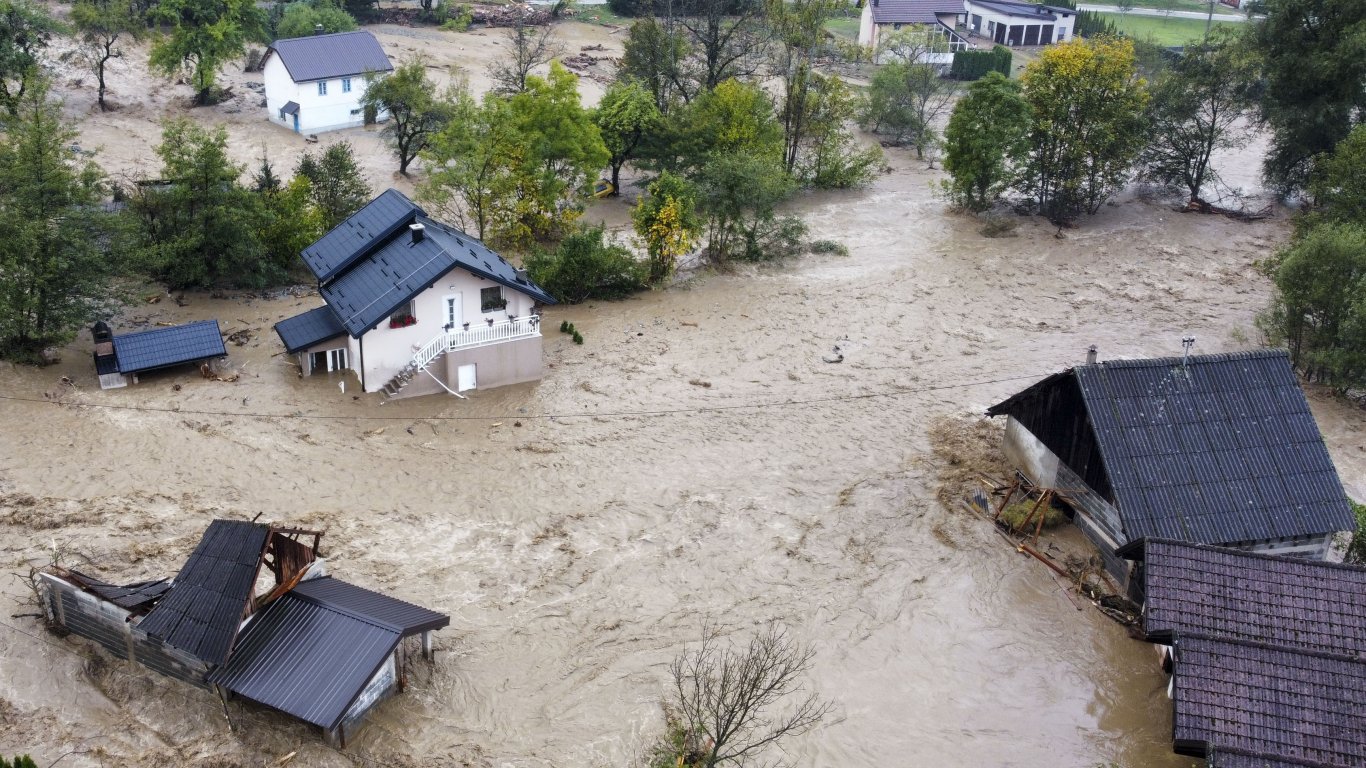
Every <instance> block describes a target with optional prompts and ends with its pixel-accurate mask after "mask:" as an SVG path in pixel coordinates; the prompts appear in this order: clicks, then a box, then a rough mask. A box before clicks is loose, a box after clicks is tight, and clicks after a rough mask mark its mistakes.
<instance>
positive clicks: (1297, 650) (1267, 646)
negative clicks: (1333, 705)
mask: <svg viewBox="0 0 1366 768" xmlns="http://www.w3.org/2000/svg"><path fill="white" fill-rule="evenodd" d="M1182 640H1208V641H1209V642H1212V643H1228V644H1229V645H1241V646H1243V647H1245V648H1256V649H1258V650H1263V651H1281V652H1283V653H1294V654H1298V655H1300V656H1313V657H1315V658H1320V659H1327V660H1329V661H1343V662H1347V663H1349V664H1361V665H1363V666H1364V667H1366V658H1362V657H1361V656H1352V655H1348V654H1344V653H1333V652H1332V651H1320V650H1315V649H1312V648H1306V647H1303V646H1295V645H1281V644H1280V643H1263V642H1258V641H1256V640H1243V639H1239V638H1232V637H1220V636H1219V635H1211V634H1207V633H1205V632H1177V633H1174V634H1173V635H1172V646H1173V647H1179V646H1180V643H1181V641H1182Z"/></svg>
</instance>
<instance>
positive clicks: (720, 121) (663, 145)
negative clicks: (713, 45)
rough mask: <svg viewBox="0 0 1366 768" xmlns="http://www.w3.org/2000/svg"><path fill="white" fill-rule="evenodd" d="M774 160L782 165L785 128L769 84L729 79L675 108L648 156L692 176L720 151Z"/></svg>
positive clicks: (652, 141) (646, 150) (651, 143)
mask: <svg viewBox="0 0 1366 768" xmlns="http://www.w3.org/2000/svg"><path fill="white" fill-rule="evenodd" d="M732 153H744V154H751V155H759V156H762V157H764V158H771V159H773V160H774V161H776V162H777V163H778V167H779V168H780V169H781V168H782V156H783V155H782V153H783V129H782V126H781V125H779V123H778V119H777V116H776V115H775V114H774V111H773V100H772V98H771V97H770V96H769V95H768V93H767V92H766V91H764V89H763V88H761V87H759V86H757V85H752V84H749V83H742V82H740V81H739V80H726V81H724V82H722V83H721V84H720V85H718V86H716V87H715V88H713V89H712V90H710V91H706V92H704V93H702V94H701V95H700V96H698V97H697V98H696V99H694V100H693V101H691V102H689V103H688V104H687V105H686V106H685V107H683V108H680V109H675V110H674V111H673V112H671V113H670V114H669V118H668V120H666V121H665V124H664V126H663V127H662V129H661V130H660V131H657V132H656V133H655V134H654V135H653V136H651V137H650V138H649V140H648V141H647V146H646V147H645V148H644V150H643V151H642V154H644V155H648V157H649V160H650V161H651V163H652V164H653V165H655V166H656V167H658V168H660V169H662V170H669V171H673V172H675V173H682V174H683V175H686V176H689V177H691V176H694V175H696V173H697V171H698V169H699V168H701V167H702V166H703V165H705V164H706V163H707V161H708V160H709V159H710V158H711V157H712V155H715V154H732Z"/></svg>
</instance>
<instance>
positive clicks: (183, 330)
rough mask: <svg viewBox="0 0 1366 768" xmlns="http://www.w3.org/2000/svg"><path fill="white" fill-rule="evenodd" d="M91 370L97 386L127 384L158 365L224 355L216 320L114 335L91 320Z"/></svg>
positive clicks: (110, 387)
mask: <svg viewBox="0 0 1366 768" xmlns="http://www.w3.org/2000/svg"><path fill="white" fill-rule="evenodd" d="M90 333H91V335H92V336H93V337H94V340H95V373H96V374H98V375H99V377H100V389H116V388H118V387H126V386H128V382H129V380H130V379H131V380H132V382H133V383H134V384H136V383H137V382H138V375H139V374H142V373H146V372H148V371H155V370H158V369H161V368H171V367H174V366H178V365H189V364H192V363H205V362H208V361H211V360H216V359H218V358H221V357H227V355H228V349H227V347H225V346H224V345H223V334H222V332H221V331H220V330H219V328H218V321H217V320H200V321H199V322H195V323H186V324H184V325H173V326H169V327H166V328H153V329H150V330H146V331H136V332H134V333H124V334H120V335H117V336H115V335H114V333H113V331H112V330H110V328H109V324H108V323H105V322H103V321H101V322H98V323H95V325H94V327H93V328H92V329H91V331H90Z"/></svg>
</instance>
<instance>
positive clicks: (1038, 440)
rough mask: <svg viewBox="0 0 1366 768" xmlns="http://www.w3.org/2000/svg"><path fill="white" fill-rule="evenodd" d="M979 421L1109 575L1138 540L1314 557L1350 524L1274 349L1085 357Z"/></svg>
mask: <svg viewBox="0 0 1366 768" xmlns="http://www.w3.org/2000/svg"><path fill="white" fill-rule="evenodd" d="M987 415H989V416H1007V417H1009V419H1008V422H1007V425H1006V437H1005V453H1006V456H1007V458H1008V459H1009V460H1010V461H1011V462H1012V463H1013V464H1014V465H1015V467H1016V468H1017V469H1018V470H1019V471H1020V473H1021V474H1023V475H1024V476H1025V477H1026V478H1027V479H1028V480H1029V481H1030V482H1031V483H1033V484H1034V485H1035V486H1038V487H1040V488H1048V489H1053V490H1054V491H1055V494H1056V495H1057V496H1058V497H1060V498H1062V499H1064V500H1065V501H1066V502H1067V503H1068V505H1069V506H1070V507H1071V508H1072V510H1073V511H1074V512H1075V517H1074V520H1075V522H1076V524H1077V525H1078V527H1080V528H1081V529H1082V530H1083V531H1084V532H1085V533H1086V535H1087V536H1088V537H1089V538H1090V539H1091V541H1092V542H1094V543H1095V545H1096V547H1097V548H1098V549H1099V550H1100V552H1101V554H1102V556H1103V557H1104V559H1105V563H1106V570H1108V571H1109V572H1110V573H1111V574H1112V575H1113V576H1115V578H1117V579H1118V580H1119V581H1120V582H1121V583H1123V582H1124V580H1125V578H1126V577H1127V574H1128V570H1129V566H1128V564H1127V563H1126V562H1124V561H1123V560H1122V559H1120V558H1118V557H1116V556H1115V555H1114V551H1115V550H1116V549H1117V548H1119V547H1120V546H1123V545H1125V544H1128V543H1129V542H1132V541H1135V540H1137V539H1141V538H1145V537H1162V538H1170V539H1176V540H1181V541H1191V542H1196V543H1202V544H1218V545H1223V546H1229V547H1234V548H1237V549H1247V550H1252V551H1258V552H1268V553H1273V554H1284V555H1293V556H1296V557H1304V558H1312V559H1320V560H1321V559H1323V558H1324V557H1326V555H1327V553H1328V548H1329V546H1330V545H1331V543H1332V539H1333V536H1334V535H1335V534H1336V533H1338V532H1340V531H1351V530H1354V529H1355V528H1356V520H1355V518H1354V516H1353V514H1352V510H1351V506H1350V504H1349V502H1348V499H1347V494H1346V493H1345V492H1344V491H1343V488H1342V483H1341V481H1340V479H1339V478H1338V474H1337V470H1336V469H1335V468H1334V466H1333V460H1332V459H1331V458H1330V457H1329V455H1328V449H1327V448H1326V447H1325V446H1324V444H1323V437H1322V435H1320V434H1319V430H1318V425H1317V424H1316V423H1315V421H1314V415H1313V414H1312V413H1311V412H1310V410H1309V403H1308V401H1307V400H1306V399H1305V396H1304V392H1303V390H1301V389H1300V385H1299V382H1298V380H1296V378H1295V373H1294V370H1293V369H1292V367H1291V365H1290V358H1289V356H1288V354H1287V353H1286V352H1285V351H1284V350H1258V351H1253V352H1239V353H1236V354H1223V355H1199V356H1191V357H1187V358H1181V357H1175V358H1159V359H1144V360H1109V361H1105V362H1100V363H1088V364H1087V365H1079V366H1077V367H1075V368H1069V369H1068V370H1066V371H1063V372H1062V373H1058V374H1054V375H1052V376H1049V377H1048V378H1046V379H1044V380H1042V381H1040V382H1039V383H1037V384H1034V385H1033V386H1031V387H1029V388H1027V389H1025V390H1024V391H1022V392H1020V393H1018V394H1016V395H1014V396H1013V397H1011V398H1009V399H1007V400H1005V401H1003V402H1001V403H998V404H997V405H994V406H992V407H991V408H989V409H988V410H987Z"/></svg>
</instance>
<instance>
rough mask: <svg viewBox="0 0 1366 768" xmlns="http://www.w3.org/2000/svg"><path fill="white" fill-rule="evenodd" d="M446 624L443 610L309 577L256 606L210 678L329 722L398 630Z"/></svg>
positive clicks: (251, 696) (356, 691) (348, 701)
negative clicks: (229, 654) (260, 608)
mask: <svg viewBox="0 0 1366 768" xmlns="http://www.w3.org/2000/svg"><path fill="white" fill-rule="evenodd" d="M448 624H450V617H449V616H446V615H444V614H440V613H436V612H435V611H429V610H427V609H426V608H421V607H419V606H416V605H413V604H411V603H405V602H404V601H402V600H397V599H395V598H392V597H387V596H385V595H381V594H379V593H377V592H371V591H370V590H368V589H363V588H361V587H357V586H355V585H354V584H348V583H346V582H344V581H341V580H340V579H334V578H330V577H324V578H321V579H312V580H309V581H304V582H300V583H299V585H298V586H296V587H295V588H294V589H293V590H291V591H290V592H288V593H286V594H285V595H284V596H283V597H281V598H280V599H279V600H276V601H275V602H274V603H271V604H270V606H268V607H267V608H266V609H265V610H264V611H262V612H261V613H260V614H258V615H257V616H256V618H255V619H253V620H252V622H251V623H250V624H248V625H247V629H246V631H245V632H243V633H242V639H241V640H240V641H239V643H238V646H237V650H236V651H235V652H234V653H233V655H232V659H231V660H229V662H228V663H227V665H226V666H224V667H222V668H220V669H218V670H216V671H214V673H213V674H211V675H210V676H209V682H211V683H215V684H218V685H222V686H223V687H225V688H228V689H229V690H231V691H234V692H236V693H238V694H240V695H242V696H246V697H247V698H249V699H252V700H253V701H258V702H260V703H262V704H265V705H267V706H271V707H275V708H276V709H279V710H282V711H284V712H288V713H289V714H291V715H294V716H295V717H298V718H300V719H301V720H305V721H307V722H310V723H313V724H315V725H320V726H322V727H323V728H329V729H330V728H335V727H336V726H337V723H339V722H340V721H341V719H342V716H343V715H345V714H346V710H347V709H348V708H349V707H350V706H351V703H352V702H354V701H355V700H356V696H358V695H359V694H360V692H361V691H362V690H363V689H364V688H365V684H366V683H367V682H368V681H369V680H370V678H371V677H372V676H373V675H374V674H375V672H376V671H377V670H378V669H379V668H380V665H381V664H383V663H384V660H385V658H386V657H387V656H388V655H389V653H390V652H392V651H393V650H394V647H395V646H397V645H398V642H399V640H400V639H401V638H402V637H404V636H407V635H411V634H414V633H417V632H423V631H427V630H433V629H440V628H441V627H444V626H447V625H448Z"/></svg>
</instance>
